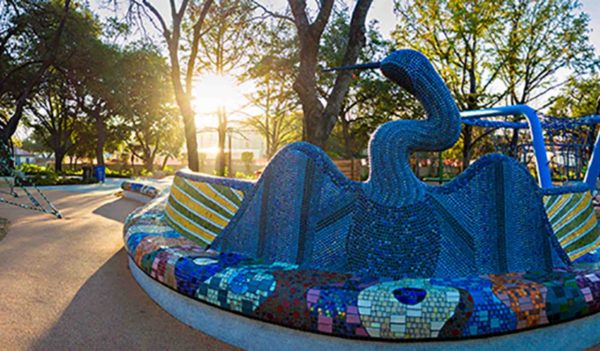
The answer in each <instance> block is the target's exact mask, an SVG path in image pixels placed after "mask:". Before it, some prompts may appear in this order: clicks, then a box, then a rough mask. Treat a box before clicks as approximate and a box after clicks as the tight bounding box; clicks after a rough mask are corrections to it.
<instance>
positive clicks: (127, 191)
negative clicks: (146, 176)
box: [121, 180, 160, 203]
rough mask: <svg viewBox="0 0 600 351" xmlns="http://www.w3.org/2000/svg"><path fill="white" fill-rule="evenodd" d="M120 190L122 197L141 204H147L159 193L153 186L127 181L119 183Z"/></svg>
mask: <svg viewBox="0 0 600 351" xmlns="http://www.w3.org/2000/svg"><path fill="white" fill-rule="evenodd" d="M121 189H122V190H123V196H124V197H126V198H129V199H132V200H135V201H139V202H141V203H147V202H148V201H150V200H151V199H153V198H155V197H156V196H158V194H159V193H160V189H158V188H157V187H155V186H153V185H150V184H146V183H143V182H136V181H129V180H126V181H123V182H122V183H121Z"/></svg>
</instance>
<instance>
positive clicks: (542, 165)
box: [460, 105, 600, 188]
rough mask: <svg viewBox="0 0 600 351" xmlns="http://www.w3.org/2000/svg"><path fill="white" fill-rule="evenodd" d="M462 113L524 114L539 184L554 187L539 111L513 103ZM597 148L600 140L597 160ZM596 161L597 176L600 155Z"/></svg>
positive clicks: (478, 114) (479, 115) (470, 115)
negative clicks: (511, 104)
mask: <svg viewBox="0 0 600 351" xmlns="http://www.w3.org/2000/svg"><path fill="white" fill-rule="evenodd" d="M460 115H461V117H463V118H473V117H479V118H481V117H497V116H510V115H524V116H525V118H526V119H527V123H528V124H529V132H530V133H531V142H532V144H533V151H534V153H535V163H536V169H537V174H538V182H539V185H540V187H542V188H552V177H551V176H550V167H548V156H547V155H546V145H545V144H544V133H543V131H542V124H541V122H540V118H539V116H538V114H537V112H536V111H535V110H534V109H532V108H531V107H529V106H527V105H513V106H503V107H494V108H489V109H484V110H473V111H464V112H461V114H460ZM597 149H600V146H599V145H598V140H597V141H596V146H595V148H594V154H593V155H592V160H595V159H594V155H595V154H596V150H597ZM599 153H600V151H599ZM595 161H596V163H597V165H596V164H595V165H594V166H595V169H594V170H595V171H596V173H595V174H596V177H597V176H598V170H600V156H598V157H596V160H595ZM590 168H591V165H590ZM590 168H588V172H590ZM586 179H587V175H586ZM594 179H595V178H594ZM586 183H587V182H586ZM588 184H589V183H588Z"/></svg>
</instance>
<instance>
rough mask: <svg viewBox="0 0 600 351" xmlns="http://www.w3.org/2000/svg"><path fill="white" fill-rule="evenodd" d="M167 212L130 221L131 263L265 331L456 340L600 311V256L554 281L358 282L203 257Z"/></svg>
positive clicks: (530, 277)
mask: <svg viewBox="0 0 600 351" xmlns="http://www.w3.org/2000/svg"><path fill="white" fill-rule="evenodd" d="M166 202H167V195H166V194H165V195H162V196H160V197H158V198H156V199H154V200H153V201H151V202H150V203H149V204H147V205H146V206H145V207H143V208H141V209H139V210H137V211H136V212H134V213H132V214H131V215H130V216H129V217H128V219H127V222H126V226H125V230H124V240H125V243H126V249H127V252H128V253H129V256H130V257H131V260H132V263H133V264H135V265H136V266H137V267H138V268H139V269H140V270H141V271H143V272H144V273H145V274H147V275H148V276H149V277H151V278H152V279H153V280H155V281H157V282H160V284H162V285H164V286H167V287H169V288H170V289H172V290H174V291H176V292H177V293H179V294H180V295H182V296H181V297H182V298H185V297H184V296H186V297H189V298H192V299H195V300H198V301H201V302H203V303H207V304H209V305H212V306H215V307H218V308H220V309H223V310H226V311H230V312H235V313H238V314H242V315H244V316H247V317H251V318H255V319H259V320H262V321H265V322H270V323H275V324H279V325H282V326H286V327H291V328H294V329H299V330H304V331H311V332H317V333H324V334H329V335H334V336H341V337H345V338H359V339H365V338H366V339H373V340H406V339H411V340H415V339H417V340H418V339H456V338H466V337H477V336H489V335H494V334H502V333H509V332H514V331H520V330H525V329H530V328H535V327H540V326H547V325H552V324H557V323H560V322H565V321H569V320H572V319H575V318H580V317H584V316H589V315H593V314H595V313H597V312H599V311H600V252H596V251H593V252H591V253H588V254H587V255H584V256H583V257H582V258H580V259H579V260H578V261H582V264H581V267H579V266H578V264H574V265H572V266H570V267H565V268H558V269H555V270H552V271H548V272H515V273H507V274H496V275H481V276H472V277H456V278H451V279H446V278H426V279H414V278H413V279H396V280H393V279H389V278H385V277H368V276H358V275H353V274H344V273H337V272H325V271H319V270H315V269H298V266H297V265H294V264H290V263H281V262H273V263H268V264H265V263H261V262H260V261H257V260H253V259H248V258H245V257H243V256H240V255H237V254H228V253H217V252H214V251H211V250H205V248H204V247H202V246H199V245H198V244H196V243H194V242H193V241H191V240H189V239H187V238H185V237H183V236H182V235H181V234H179V233H178V232H177V231H176V230H175V229H174V228H173V227H171V226H170V225H169V223H168V222H167V220H166V219H165V206H166ZM596 322H597V321H596ZM223 332H224V333H226V331H223Z"/></svg>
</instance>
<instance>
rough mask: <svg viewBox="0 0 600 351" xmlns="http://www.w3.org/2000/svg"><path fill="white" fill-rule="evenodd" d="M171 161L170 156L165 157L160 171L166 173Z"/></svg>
mask: <svg viewBox="0 0 600 351" xmlns="http://www.w3.org/2000/svg"><path fill="white" fill-rule="evenodd" d="M168 161H169V155H165V158H164V159H163V163H162V166H160V170H161V171H164V170H165V168H167V162H168Z"/></svg>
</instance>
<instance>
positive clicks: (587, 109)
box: [548, 76, 600, 117]
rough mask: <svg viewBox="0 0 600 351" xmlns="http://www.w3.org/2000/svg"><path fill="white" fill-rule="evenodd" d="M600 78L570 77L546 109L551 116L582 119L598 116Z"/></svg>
mask: <svg viewBox="0 0 600 351" xmlns="http://www.w3.org/2000/svg"><path fill="white" fill-rule="evenodd" d="M599 98H600V78H599V77H598V76H592V77H589V78H580V77H571V79H570V80H569V82H568V83H567V84H566V85H565V86H564V87H563V88H562V89H561V90H560V93H559V94H558V96H557V97H555V98H554V99H553V103H552V106H550V108H549V109H548V114H549V115H551V116H562V117H583V116H590V115H595V114H599V112H600V111H598V107H599V106H598V102H599V101H600V100H599Z"/></svg>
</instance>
